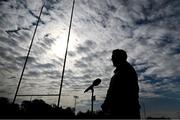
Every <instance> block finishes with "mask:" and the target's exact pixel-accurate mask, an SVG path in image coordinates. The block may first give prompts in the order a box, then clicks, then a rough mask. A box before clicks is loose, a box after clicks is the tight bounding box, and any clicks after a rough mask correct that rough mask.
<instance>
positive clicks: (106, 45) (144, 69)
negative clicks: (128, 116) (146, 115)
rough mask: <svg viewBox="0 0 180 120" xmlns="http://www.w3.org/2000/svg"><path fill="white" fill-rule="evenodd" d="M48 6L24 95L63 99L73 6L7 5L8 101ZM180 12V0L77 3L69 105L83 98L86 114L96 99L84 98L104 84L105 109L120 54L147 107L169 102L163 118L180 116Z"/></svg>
mask: <svg viewBox="0 0 180 120" xmlns="http://www.w3.org/2000/svg"><path fill="white" fill-rule="evenodd" d="M43 3H45V7H44V8H43V12H42V15H41V19H40V22H39V26H38V29H37V32H36V36H35V39H34V42H33V46H32V49H31V53H30V56H29V59H28V62H27V66H26V69H25V72H24V76H23V80H22V84H21V86H20V90H19V93H21V94H39V92H40V93H43V94H49V93H52V94H58V91H59V85H60V79H61V74H62V66H63V60H64V53H65V48H66V41H67V35H68V27H69V20H70V14H71V7H72V1H70V0H69V1H66V0H50V1H44V0H43V1H41V0H38V1H37V0H18V1H16V0H11V1H6V0H4V1H3V0H1V1H0V32H1V34H0V67H1V70H0V86H1V87H0V96H6V97H9V98H11V99H12V98H13V96H14V93H15V90H16V87H17V82H18V80H19V77H20V74H21V71H22V67H23V65H24V62H25V58H26V55H27V52H28V49H29V45H30V42H31V39H32V35H33V32H34V29H35V25H36V23H37V20H38V16H39V12H40V9H41V7H42V4H43ZM179 6H180V1H178V0H76V4H75V9H74V17H73V22H72V29H71V36H70V42H69V49H68V56H67V61H66V70H65V74H64V83H63V90H62V91H63V93H62V95H63V96H62V103H61V104H62V105H63V106H73V103H74V101H73V100H74V99H73V96H74V95H78V96H79V99H78V100H79V104H78V106H79V107H78V110H84V111H86V110H87V109H89V106H90V105H89V104H90V101H89V97H90V94H89V93H87V94H84V93H83V92H84V90H85V89H86V88H87V87H88V86H89V85H91V83H92V81H93V80H95V79H96V78H101V79H102V83H101V84H100V86H99V87H97V88H96V90H95V94H96V96H97V101H96V103H95V104H96V105H95V106H96V107H95V108H96V109H97V110H98V109H100V105H101V103H102V102H103V100H104V97H105V95H106V90H107V88H108V86H109V82H110V78H111V76H112V75H113V66H112V63H111V52H112V50H113V49H117V48H120V49H124V50H126V51H127V53H128V61H129V62H130V63H131V64H132V65H133V66H134V67H135V69H136V71H137V73H138V77H139V86H140V98H141V104H142V102H145V103H147V109H148V110H150V109H153V110H155V109H156V107H155V106H156V101H163V102H162V103H161V102H159V104H161V105H159V108H158V111H156V112H159V113H163V112H164V113H165V114H164V115H166V114H167V113H169V114H170V112H175V111H179V109H178V108H177V107H172V106H175V105H174V104H175V103H178V100H179V99H180V94H179V93H180V86H179V78H180V75H179V73H180V65H179V61H180V49H179V48H180V37H179V31H180V14H179V13H180V7H179ZM18 99H20V98H18ZM28 99H29V98H28ZM44 99H46V100H47V101H48V102H50V103H56V102H57V97H52V98H44ZM169 99H170V102H168V104H165V101H168V100H169ZM173 102H174V104H173ZM177 106H179V105H178V104H177ZM168 107H169V108H171V110H166V109H164V108H168ZM85 108H86V109H85ZM179 108H180V106H179Z"/></svg>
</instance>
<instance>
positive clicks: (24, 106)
mask: <svg viewBox="0 0 180 120" xmlns="http://www.w3.org/2000/svg"><path fill="white" fill-rule="evenodd" d="M1 118H68V119H74V118H77V119H81V118H83V119H89V118H97V119H98V118H99V119H102V118H111V117H110V116H108V115H105V114H103V112H102V111H95V112H94V113H93V114H92V113H91V111H89V110H88V111H86V112H81V111H80V112H78V113H77V114H76V115H75V112H74V108H70V107H67V108H62V107H57V106H56V105H54V104H53V105H49V104H47V103H45V101H43V100H41V99H34V100H32V101H26V100H25V101H23V102H22V103H21V105H19V104H13V103H11V102H9V100H8V99H7V98H5V97H0V119H1ZM147 119H170V118H166V117H160V118H153V117H147Z"/></svg>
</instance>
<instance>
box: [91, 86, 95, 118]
mask: <svg viewBox="0 0 180 120" xmlns="http://www.w3.org/2000/svg"><path fill="white" fill-rule="evenodd" d="M93 104H94V88H92V96H91V114H92V115H93Z"/></svg>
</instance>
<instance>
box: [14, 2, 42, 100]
mask: <svg viewBox="0 0 180 120" xmlns="http://www.w3.org/2000/svg"><path fill="white" fill-rule="evenodd" d="M43 7H44V4H43V6H42V8H41V11H40V14H39V17H38V21H37V24H36V27H35V30H34V33H33V37H32V40H31V44H30V46H29V50H28V53H27V56H26V60H25V63H24V66H23V69H22V72H21V76H20V79H19V82H18V86H17V89H16V93H15V95H14V99H13V103H14V102H15V101H16V97H17V93H18V90H19V87H20V84H21V80H22V77H23V74H24V70H25V68H26V64H27V60H28V58H29V54H30V52H31V47H32V44H33V40H34V37H35V34H36V30H37V27H38V24H39V21H40V17H41V13H42V10H43Z"/></svg>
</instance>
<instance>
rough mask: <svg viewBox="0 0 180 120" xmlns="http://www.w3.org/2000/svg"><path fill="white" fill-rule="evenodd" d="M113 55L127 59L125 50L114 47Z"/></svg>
mask: <svg viewBox="0 0 180 120" xmlns="http://www.w3.org/2000/svg"><path fill="white" fill-rule="evenodd" d="M112 53H113V56H114V57H115V58H117V59H120V60H123V61H126V60H127V53H126V51H124V50H122V49H115V50H113V52H112Z"/></svg>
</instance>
